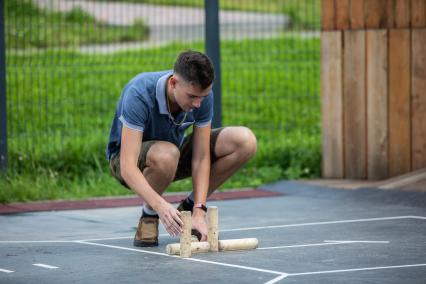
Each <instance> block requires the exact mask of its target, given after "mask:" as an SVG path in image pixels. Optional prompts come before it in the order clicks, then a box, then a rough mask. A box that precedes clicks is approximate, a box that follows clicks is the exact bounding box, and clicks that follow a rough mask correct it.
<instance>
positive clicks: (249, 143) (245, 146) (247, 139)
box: [238, 127, 257, 158]
mask: <svg viewBox="0 0 426 284" xmlns="http://www.w3.org/2000/svg"><path fill="white" fill-rule="evenodd" d="M238 132H239V133H238V138H239V139H238V140H239V141H238V147H239V149H241V151H243V152H244V154H246V155H247V157H248V158H251V157H253V156H254V154H255V153H256V149H257V139H256V135H254V133H253V131H251V130H250V128H247V127H238Z"/></svg>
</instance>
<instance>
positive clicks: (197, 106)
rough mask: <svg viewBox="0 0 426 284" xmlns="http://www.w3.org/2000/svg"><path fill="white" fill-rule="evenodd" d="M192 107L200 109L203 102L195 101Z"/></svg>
mask: <svg viewBox="0 0 426 284" xmlns="http://www.w3.org/2000/svg"><path fill="white" fill-rule="evenodd" d="M192 106H193V107H196V108H199V107H200V106H201V100H195V101H193V102H192Z"/></svg>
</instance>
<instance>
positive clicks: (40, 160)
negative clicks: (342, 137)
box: [0, 0, 321, 202]
mask: <svg viewBox="0 0 426 284" xmlns="http://www.w3.org/2000/svg"><path fill="white" fill-rule="evenodd" d="M13 2H16V1H12V0H7V1H6V3H7V5H10V3H13ZM229 2H232V1H229ZM22 3H24V4H23V5H27V4H28V3H29V2H28V1H23V0H21V3H20V4H21V5H22ZM28 5H30V4H28ZM8 7H9V8H10V10H9V11H8V13H9V14H8V15H9V18H10V19H12V17H11V16H10V15H12V14H13V13H16V17H17V19H21V20H23V19H24V18H25V17H26V16H25V15H26V13H27V12H26V11H27V10H28V11H30V12H31V13H34V9H36V8H35V7H34V6H31V7H32V8H31V7H29V8H25V9H23V10H20V11H15V10H14V8H13V5H10V6H8ZM25 7H26V6H25ZM15 8H18V6H15ZM31 9H33V10H31ZM36 11H37V12H36V15H38V17H39V18H46V19H49V20H45V22H44V24H43V25H45V26H46V27H47V26H51V25H52V23H53V22H52V21H61V22H63V17H65V18H68V19H69V21H71V22H73V23H74V22H76V23H79V22H80V21H84V22H87V21H88V22H90V21H94V19H92V18H91V17H90V16H88V15H85V14H84V13H83V12H81V13H80V12H75V11H74V12H71V13H69V14H66V15H63V14H59V13H54V12H43V11H41V10H38V9H36ZM30 12H28V13H30ZM37 13H39V14H37ZM31 17H35V16H34V14H31ZM9 25H12V26H13V23H12V21H11V20H9ZM94 26H99V27H102V29H106V30H108V29H109V28H110V27H108V26H107V25H103V24H101V23H95V25H94ZM38 30H40V31H43V29H42V28H41V29H34V30H33V32H34V31H38ZM137 30H141V29H137ZM142 30H143V29H142ZM64 32H65V33H66V35H64V38H70V39H71V40H70V41H69V42H70V43H74V44H76V45H79V44H81V43H83V42H91V40H92V39H91V38H90V36H88V37H85V36H82V35H81V34H79V33H76V34H77V37H78V39H76V38H75V35H74V34H73V30H72V29H69V30H65V31H64ZM98 32H99V31H97V30H93V31H90V32H88V34H91V35H93V34H96V33H98ZM116 34H117V33H116V32H111V35H112V36H111V38H110V39H108V42H116V41H119V40H120V39H119V38H120V37H119V36H118V38H117V37H116ZM118 34H120V33H118ZM133 36H134V39H135V40H139V39H140V38H138V37H137V36H135V35H132V37H133ZM32 37H33V38H36V39H37V38H41V36H40V35H33V36H32ZM12 38H15V36H13V35H11V34H8V37H7V39H6V42H7V46H8V47H9V49H8V51H7V74H6V75H7V91H8V96H7V98H8V105H7V108H8V135H9V136H8V137H9V139H8V143H9V161H10V168H9V171H8V173H7V174H6V175H4V176H3V177H2V178H1V179H0V188H2V190H1V191H0V202H12V201H27V200H42V199H66V198H87V197H91V196H108V195H123V194H131V192H130V191H128V190H126V189H124V188H123V187H121V186H120V185H119V184H118V183H117V182H116V181H115V180H114V179H113V178H112V177H111V176H110V174H109V169H108V164H107V161H106V159H105V156H104V149H105V145H106V143H107V140H108V134H109V133H108V132H109V127H110V124H111V121H112V118H113V115H114V108H115V104H116V102H117V99H118V97H119V95H120V93H121V90H122V88H123V86H124V85H125V84H126V83H127V82H128V81H129V80H130V79H131V78H132V77H133V76H135V75H136V74H138V73H140V72H144V71H154V70H165V69H170V68H171V66H172V64H173V62H174V60H175V58H176V55H177V54H178V53H179V52H180V51H181V50H185V49H188V48H191V49H196V50H201V51H203V50H204V45H203V43H201V42H199V43H191V44H190V45H189V44H185V43H173V44H169V45H167V46H164V47H161V48H152V49H143V50H136V51H123V52H119V53H114V54H104V55H103V54H82V53H79V52H78V51H77V49H73V48H71V49H68V51H67V50H66V49H63V50H60V49H58V48H57V47H58V46H57V44H59V43H58V42H57V41H55V42H54V43H53V42H52V43H50V42H49V40H48V39H46V41H45V42H44V43H42V44H39V43H37V41H35V43H34V42H33V41H32V40H31V37H30V38H29V39H28V38H27V37H26V36H25V35H24V36H23V38H26V39H21V40H18V39H17V38H15V41H16V42H15V43H13V39H12ZM28 40H29V41H28ZM8 41H9V42H8ZM10 41H12V44H11V43H10ZM18 42H19V43H18ZM77 43H78V44H77ZM11 45H12V46H14V48H10V46H11ZM45 45H46V46H48V48H45V49H43V50H38V51H37V52H17V50H19V48H16V47H27V48H28V47H30V48H32V47H40V46H45ZM60 45H63V46H68V43H61V44H60ZM24 50H25V49H24ZM221 60H222V62H221V67H222V104H223V106H222V107H223V109H222V114H223V124H224V125H225V126H226V125H245V126H248V127H250V128H251V129H252V130H253V131H254V132H255V134H256V136H257V138H258V144H259V147H258V153H257V155H256V157H255V158H254V159H253V160H252V161H251V162H250V163H249V164H248V165H247V166H246V167H245V168H244V169H242V170H241V171H240V172H239V173H238V174H237V175H235V176H234V177H233V178H232V179H231V180H230V181H228V182H227V183H226V184H225V185H224V186H223V187H222V188H223V189H225V188H240V187H249V186H258V185H261V184H264V183H268V182H272V181H275V180H278V179H282V178H288V179H294V178H300V177H314V176H319V174H320V160H321V155H320V141H319V140H320V139H319V137H320V126H319V121H320V114H319V38H315V37H313V38H304V37H302V36H300V37H299V36H298V35H297V34H293V35H291V36H289V35H288V34H286V33H283V34H282V36H279V37H278V38H274V39H263V40H243V41H223V42H222V43H221ZM190 189H191V181H190V179H187V180H184V181H180V182H177V183H174V184H173V185H172V186H171V188H170V189H169V190H170V191H181V190H185V191H187V190H190Z"/></svg>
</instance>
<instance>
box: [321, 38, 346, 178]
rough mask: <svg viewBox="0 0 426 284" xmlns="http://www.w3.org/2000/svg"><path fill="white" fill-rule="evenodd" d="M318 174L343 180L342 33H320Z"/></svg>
mask: <svg viewBox="0 0 426 284" xmlns="http://www.w3.org/2000/svg"><path fill="white" fill-rule="evenodd" d="M321 111H322V153H323V158H322V175H323V177H325V178H343V111H342V32H340V31H334V32H322V33H321Z"/></svg>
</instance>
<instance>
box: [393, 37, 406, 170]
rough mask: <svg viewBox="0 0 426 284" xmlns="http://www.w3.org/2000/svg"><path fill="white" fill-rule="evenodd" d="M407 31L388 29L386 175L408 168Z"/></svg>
mask: <svg viewBox="0 0 426 284" xmlns="http://www.w3.org/2000/svg"><path fill="white" fill-rule="evenodd" d="M410 164H411V142H410V31H409V30H408V29H398V30H396V29H394V30H390V31H389V174H390V176H396V175H400V174H404V173H407V172H409V171H410Z"/></svg>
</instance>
